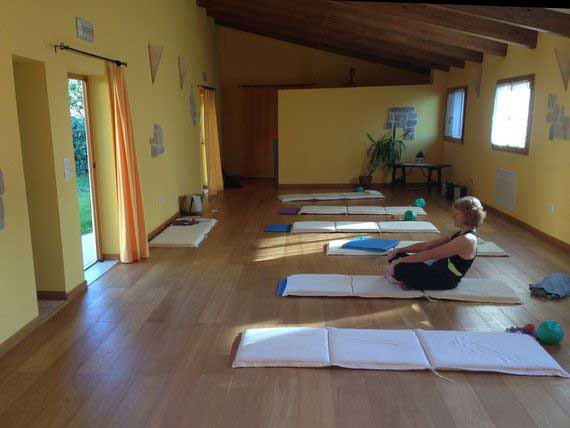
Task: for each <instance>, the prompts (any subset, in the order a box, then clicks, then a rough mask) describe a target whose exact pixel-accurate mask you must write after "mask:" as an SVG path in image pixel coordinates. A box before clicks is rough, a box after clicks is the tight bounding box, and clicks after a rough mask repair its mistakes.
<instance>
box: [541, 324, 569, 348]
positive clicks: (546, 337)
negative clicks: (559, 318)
mask: <svg viewBox="0 0 570 428" xmlns="http://www.w3.org/2000/svg"><path fill="white" fill-rule="evenodd" d="M536 337H537V339H538V340H540V341H541V342H542V343H546V344H547V345H557V344H559V343H560V342H561V341H562V338H563V337H564V330H562V326H561V325H560V324H558V323H557V322H556V321H544V322H543V323H542V324H540V325H539V326H538V328H537V329H536Z"/></svg>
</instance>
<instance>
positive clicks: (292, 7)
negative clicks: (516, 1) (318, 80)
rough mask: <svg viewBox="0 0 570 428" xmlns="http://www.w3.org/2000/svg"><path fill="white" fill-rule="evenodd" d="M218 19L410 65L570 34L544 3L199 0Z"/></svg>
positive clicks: (444, 63)
mask: <svg viewBox="0 0 570 428" xmlns="http://www.w3.org/2000/svg"><path fill="white" fill-rule="evenodd" d="M197 3H198V5H199V6H201V7H204V8H206V10H207V13H208V15H210V16H211V17H213V18H214V19H215V21H216V22H217V23H218V24H220V25H222V24H223V25H225V26H228V27H232V28H236V29H239V30H242V31H246V32H251V33H256V34H260V35H264V36H267V37H272V38H275V39H279V40H283V41H288V42H292V43H296V44H301V45H305V46H309V47H313V48H317V49H321V50H326V51H329V52H334V53H340V54H342V55H347V56H353V57H356V58H361V59H366V60H368V61H372V62H378V63H382V64H386V65H391V66H395V67H400V68H405V69H408V70H414V71H418V72H420V73H427V70H429V69H440V70H448V69H449V67H463V66H464V62H465V61H473V62H482V59H483V54H489V53H490V54H494V55H499V56H505V55H506V52H507V46H508V45H509V44H514V45H519V46H525V47H528V48H534V47H536V41H537V36H538V33H537V31H549V32H553V33H556V34H562V35H567V36H570V15H567V14H563V13H561V12H556V11H553V10H548V9H543V8H520V7H519V8H512V7H494V6H463V5H448V4H413V5H412V4H406V3H390V2H363V1H350V2H348V1H341V0H247V1H244V0H197Z"/></svg>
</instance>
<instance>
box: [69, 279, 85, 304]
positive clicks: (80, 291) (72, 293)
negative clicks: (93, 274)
mask: <svg viewBox="0 0 570 428" xmlns="http://www.w3.org/2000/svg"><path fill="white" fill-rule="evenodd" d="M86 291H87V281H83V282H82V283H81V284H79V285H78V286H77V287H75V288H74V289H73V290H71V291H69V292H68V293H66V300H67V301H70V302H71V301H72V300H74V299H76V298H78V297H79V296H81V295H82V294H83V293H85V292H86Z"/></svg>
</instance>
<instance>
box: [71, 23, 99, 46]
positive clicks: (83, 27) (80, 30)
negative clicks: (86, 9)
mask: <svg viewBox="0 0 570 428" xmlns="http://www.w3.org/2000/svg"><path fill="white" fill-rule="evenodd" d="M75 30H76V32H77V38H78V39H80V40H85V41H86V42H90V43H92V42H93V40H94V39H95V30H94V29H93V24H91V23H90V22H89V21H87V20H85V19H83V18H79V17H76V18H75Z"/></svg>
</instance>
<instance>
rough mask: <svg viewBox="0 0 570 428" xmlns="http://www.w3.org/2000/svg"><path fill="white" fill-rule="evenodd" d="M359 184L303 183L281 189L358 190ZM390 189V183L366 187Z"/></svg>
mask: <svg viewBox="0 0 570 428" xmlns="http://www.w3.org/2000/svg"><path fill="white" fill-rule="evenodd" d="M358 186H360V184H358V183H311V184H309V183H302V184H289V183H283V184H279V189H339V188H340V189H356V187H358ZM388 187H390V184H389V183H372V184H371V185H370V186H366V188H367V189H385V188H388Z"/></svg>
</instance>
